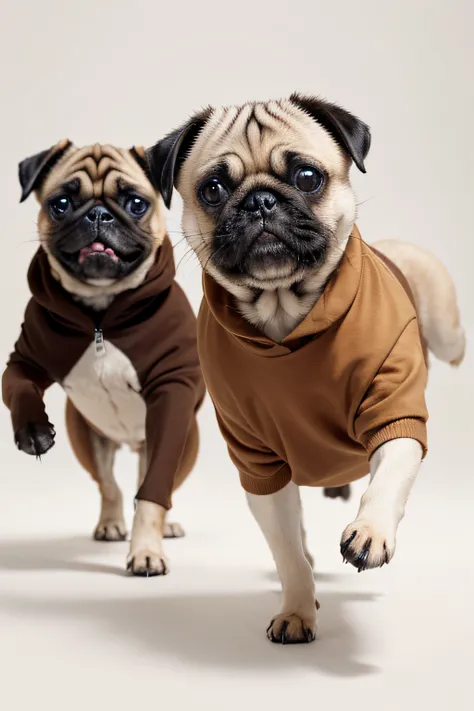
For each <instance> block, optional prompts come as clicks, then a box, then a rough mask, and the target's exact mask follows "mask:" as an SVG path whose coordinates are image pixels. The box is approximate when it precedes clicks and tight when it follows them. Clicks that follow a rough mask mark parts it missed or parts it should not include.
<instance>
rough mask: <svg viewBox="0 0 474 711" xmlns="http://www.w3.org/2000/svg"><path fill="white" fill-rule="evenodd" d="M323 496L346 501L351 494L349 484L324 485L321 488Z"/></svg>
mask: <svg viewBox="0 0 474 711" xmlns="http://www.w3.org/2000/svg"><path fill="white" fill-rule="evenodd" d="M323 493H324V496H326V497H327V498H328V499H343V500H344V501H348V500H349V499H350V496H351V487H350V485H349V484H345V486H326V487H324V490H323Z"/></svg>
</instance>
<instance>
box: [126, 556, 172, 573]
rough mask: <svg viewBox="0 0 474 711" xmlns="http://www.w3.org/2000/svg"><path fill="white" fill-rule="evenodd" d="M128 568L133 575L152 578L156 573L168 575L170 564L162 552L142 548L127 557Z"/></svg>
mask: <svg viewBox="0 0 474 711" xmlns="http://www.w3.org/2000/svg"><path fill="white" fill-rule="evenodd" d="M127 570H129V571H130V572H131V573H132V574H133V575H137V576H140V577H142V578H151V577H153V576H155V575H166V574H167V573H168V564H167V562H166V558H165V557H164V556H163V555H161V554H160V553H154V552H153V551H150V550H142V551H138V552H137V553H130V555H129V556H128V558H127Z"/></svg>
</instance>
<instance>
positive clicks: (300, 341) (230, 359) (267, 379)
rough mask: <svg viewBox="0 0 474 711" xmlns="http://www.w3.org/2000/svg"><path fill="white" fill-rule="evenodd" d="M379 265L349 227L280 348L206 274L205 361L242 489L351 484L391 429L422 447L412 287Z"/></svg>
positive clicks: (420, 362) (421, 387)
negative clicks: (315, 294) (317, 290)
mask: <svg viewBox="0 0 474 711" xmlns="http://www.w3.org/2000/svg"><path fill="white" fill-rule="evenodd" d="M387 264H388V260H386V258H382V259H381V258H380V256H378V255H377V254H376V252H375V251H374V250H372V249H371V248H370V247H369V246H368V245H366V244H365V243H364V242H363V241H362V240H361V238H360V235H359V233H358V231H357V228H354V231H353V233H352V236H351V238H350V240H349V243H348V245H347V248H346V251H345V254H344V256H343V258H342V261H341V264H340V266H339V268H338V269H337V270H336V272H335V274H334V275H333V277H332V278H331V280H330V281H329V283H328V285H327V287H326V289H325V291H324V292H323V294H322V296H321V297H320V299H319V300H318V301H317V303H316V305H315V306H314V307H313V309H312V310H311V311H310V312H309V314H308V315H307V316H306V318H305V319H304V320H303V321H302V322H301V323H300V324H299V325H298V326H297V327H296V328H295V330H294V331H293V332H292V333H291V334H290V335H289V336H287V337H286V338H285V339H284V340H283V341H282V342H281V343H280V344H277V343H274V342H273V341H271V340H269V339H268V338H266V337H265V336H264V335H262V333H260V332H259V331H258V330H257V329H256V328H255V327H254V326H252V325H251V324H250V323H248V322H247V321H246V320H245V319H244V318H243V317H242V316H241V315H240V313H239V312H238V310H237V308H236V305H235V303H234V301H233V297H232V296H231V295H230V294H229V293H228V292H227V291H226V290H224V289H223V288H222V287H220V286H219V285H218V284H217V283H216V282H215V281H214V280H213V279H212V278H211V277H210V276H209V275H208V274H206V275H205V276H204V300H203V303H202V305H201V310H200V314H199V320H198V329H199V333H198V343H199V354H200V360H201V367H202V369H203V374H204V379H205V381H206V384H207V387H208V389H209V392H210V395H211V397H212V400H213V402H214V406H215V409H216V414H217V419H218V423H219V426H220V429H221V431H222V434H223V435H224V437H225V440H226V442H227V445H228V449H229V453H230V456H231V458H232V461H233V462H234V464H235V465H236V467H237V468H238V470H239V472H240V479H241V482H242V485H243V487H244V489H246V490H247V491H248V492H250V493H253V494H271V493H274V492H276V491H278V490H279V489H281V488H283V487H284V486H285V485H286V484H287V483H288V482H289V481H290V480H293V481H294V482H295V483H296V484H299V485H305V486H342V485H344V484H348V483H350V482H352V481H354V480H356V479H358V478H360V477H362V476H364V475H365V474H367V473H368V471H369V457H370V456H371V454H372V453H373V452H374V451H375V449H377V447H379V446H380V445H381V444H383V443H384V442H387V441H389V440H392V439H396V438H398V437H411V438H413V439H416V440H418V441H419V442H420V443H421V445H422V447H423V450H424V452H426V421H427V418H428V413H427V410H426V405H425V398H424V391H425V387H426V381H427V369H426V364H425V358H424V350H423V345H422V339H421V336H420V331H419V327H418V321H417V318H416V311H415V308H414V306H413V303H412V300H411V294H409V287H408V285H407V284H406V282H405V280H404V279H403V277H402V275H401V274H400V273H399V272H398V273H397V271H398V270H397V269H396V267H394V266H393V270H392V269H391V268H389V266H387ZM395 274H397V276H398V277H399V278H397V276H395ZM401 282H402V283H401ZM402 284H403V285H402ZM407 292H408V293H407Z"/></svg>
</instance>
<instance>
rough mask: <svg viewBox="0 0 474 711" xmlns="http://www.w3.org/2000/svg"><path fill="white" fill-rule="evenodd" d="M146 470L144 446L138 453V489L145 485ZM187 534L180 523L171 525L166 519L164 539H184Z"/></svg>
mask: <svg viewBox="0 0 474 711" xmlns="http://www.w3.org/2000/svg"><path fill="white" fill-rule="evenodd" d="M146 468H147V459H146V445H143V447H142V448H141V449H140V451H139V452H138V487H137V491H138V489H139V488H140V487H141V485H142V484H143V481H144V479H145V474H146ZM185 535H186V534H185V533H184V529H183V527H182V526H181V524H179V523H172V522H171V523H170V522H169V521H167V520H166V519H165V527H164V529H163V538H183V536H185Z"/></svg>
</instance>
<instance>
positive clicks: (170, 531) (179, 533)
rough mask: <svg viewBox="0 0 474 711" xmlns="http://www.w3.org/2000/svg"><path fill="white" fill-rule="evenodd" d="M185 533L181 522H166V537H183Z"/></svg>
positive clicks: (164, 535) (164, 533)
mask: <svg viewBox="0 0 474 711" xmlns="http://www.w3.org/2000/svg"><path fill="white" fill-rule="evenodd" d="M185 535H186V534H185V532H184V528H183V527H182V526H181V525H180V524H179V523H168V522H166V523H165V527H164V531H163V537H164V538H183V536H185Z"/></svg>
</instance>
